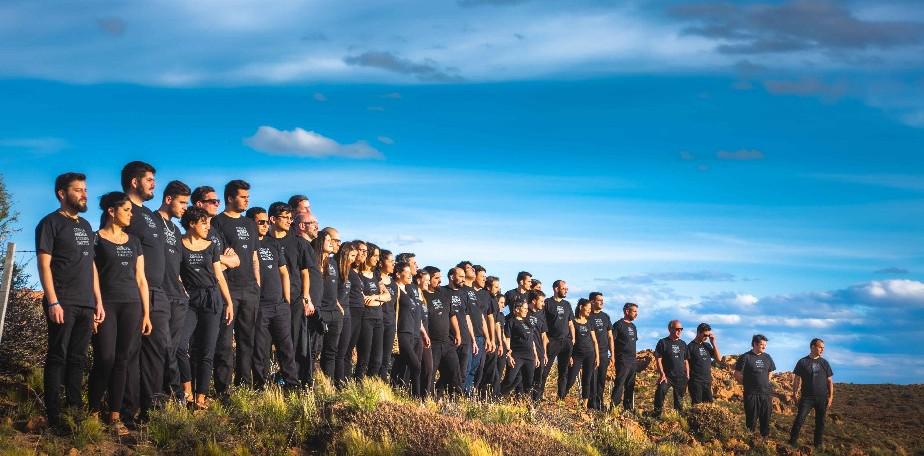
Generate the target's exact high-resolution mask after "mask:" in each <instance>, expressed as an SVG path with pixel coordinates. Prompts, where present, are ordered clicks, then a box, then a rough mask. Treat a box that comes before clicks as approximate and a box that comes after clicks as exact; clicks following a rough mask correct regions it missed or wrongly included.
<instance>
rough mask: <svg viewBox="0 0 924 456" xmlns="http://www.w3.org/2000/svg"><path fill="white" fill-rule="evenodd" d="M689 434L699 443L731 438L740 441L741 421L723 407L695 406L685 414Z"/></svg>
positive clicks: (710, 405) (742, 431)
mask: <svg viewBox="0 0 924 456" xmlns="http://www.w3.org/2000/svg"><path fill="white" fill-rule="evenodd" d="M686 421H687V422H688V423H689V429H690V432H691V433H692V434H693V435H694V436H695V437H696V438H697V439H699V441H701V442H708V441H710V440H715V439H717V440H721V441H723V442H725V441H728V440H731V439H733V438H738V439H741V438H742V437H743V435H744V430H743V428H742V426H741V419H740V418H739V417H737V416H736V415H735V414H734V413H732V412H731V411H730V410H728V409H727V408H724V407H720V406H718V405H714V404H697V405H694V406H693V407H691V408H690V410H689V412H687V417H686Z"/></svg>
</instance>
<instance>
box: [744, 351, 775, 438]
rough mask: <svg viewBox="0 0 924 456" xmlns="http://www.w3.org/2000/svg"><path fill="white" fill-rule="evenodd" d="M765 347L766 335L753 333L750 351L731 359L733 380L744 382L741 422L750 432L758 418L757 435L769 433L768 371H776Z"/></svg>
mask: <svg viewBox="0 0 924 456" xmlns="http://www.w3.org/2000/svg"><path fill="white" fill-rule="evenodd" d="M766 350H767V338H766V337H765V336H764V335H763V334H755V335H754V337H752V338H751V351H749V352H747V353H745V354H743V355H741V356H739V357H738V360H737V361H735V380H737V381H738V383H741V384H743V385H744V421H745V424H746V425H747V428H748V429H749V430H750V431H751V432H754V431H755V430H756V429H757V421H758V420H759V421H760V435H762V436H764V437H769V436H770V412H771V410H772V408H771V407H770V394H771V393H772V392H773V391H772V387H771V385H770V373H771V372H773V371H775V370H776V364H774V363H773V358H771V357H770V355H769V354H768V353H766Z"/></svg>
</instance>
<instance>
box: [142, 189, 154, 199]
mask: <svg viewBox="0 0 924 456" xmlns="http://www.w3.org/2000/svg"><path fill="white" fill-rule="evenodd" d="M152 199H154V191H153V190H151V191H150V192H148V191H145V190H143V191H142V192H141V200H142V201H151V200H152Z"/></svg>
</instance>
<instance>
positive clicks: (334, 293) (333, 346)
mask: <svg viewBox="0 0 924 456" xmlns="http://www.w3.org/2000/svg"><path fill="white" fill-rule="evenodd" d="M311 245H312V247H314V251H315V258H317V259H318V268H320V269H321V273H322V274H323V276H324V282H323V283H324V285H323V292H322V293H323V294H322V295H321V304H320V305H319V306H318V307H317V311H318V317H319V318H320V319H321V330H320V333H321V335H322V336H323V337H322V342H321V371H322V372H324V375H326V376H327V378H328V379H330V380H332V381H333V380H334V373H335V370H336V365H337V347H338V345H339V344H340V330H341V329H342V328H343V307H341V306H340V303H339V302H338V292H339V288H340V274H339V273H338V270H337V264H336V262H335V261H333V258H332V255H333V253H334V239H333V236H332V235H331V232H330V231H327V230H323V231H320V232H319V233H318V237H316V238H314V240H313V241H311Z"/></svg>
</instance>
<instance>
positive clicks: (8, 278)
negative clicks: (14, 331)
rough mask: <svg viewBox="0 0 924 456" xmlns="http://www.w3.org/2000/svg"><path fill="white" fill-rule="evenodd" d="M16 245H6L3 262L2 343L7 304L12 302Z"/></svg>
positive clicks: (0, 295)
mask: <svg viewBox="0 0 924 456" xmlns="http://www.w3.org/2000/svg"><path fill="white" fill-rule="evenodd" d="M15 253H16V244H14V243H12V242H10V243H8V244H6V258H4V261H3V277H0V342H2V341H3V324H4V322H6V304H7V303H8V302H9V300H10V288H11V286H12V285H13V259H14V256H15V255H14V254H15Z"/></svg>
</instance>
